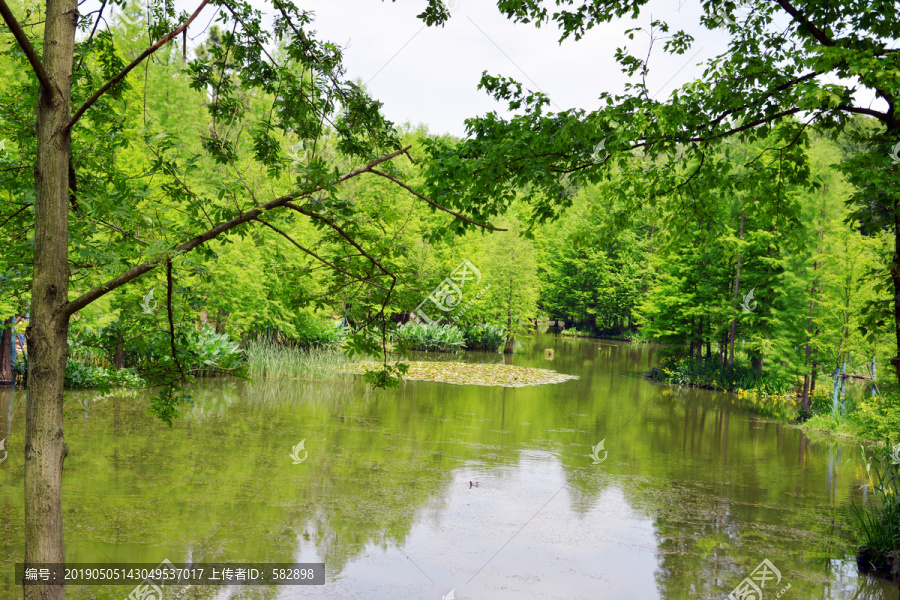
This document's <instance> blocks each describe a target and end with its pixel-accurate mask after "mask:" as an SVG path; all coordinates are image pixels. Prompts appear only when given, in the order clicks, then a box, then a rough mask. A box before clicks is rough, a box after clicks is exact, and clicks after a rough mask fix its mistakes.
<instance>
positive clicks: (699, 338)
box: [697, 317, 703, 361]
mask: <svg viewBox="0 0 900 600" xmlns="http://www.w3.org/2000/svg"><path fill="white" fill-rule="evenodd" d="M697 360H698V361H701V360H703V317H700V326H699V327H698V329H697Z"/></svg>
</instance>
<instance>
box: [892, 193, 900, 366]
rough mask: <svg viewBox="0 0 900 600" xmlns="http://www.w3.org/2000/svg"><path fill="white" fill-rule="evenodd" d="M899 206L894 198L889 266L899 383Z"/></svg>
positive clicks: (894, 360) (895, 363)
mask: <svg viewBox="0 0 900 600" xmlns="http://www.w3.org/2000/svg"><path fill="white" fill-rule="evenodd" d="M898 209H900V206H898V205H897V200H896V199H895V200H894V265H893V266H892V267H891V281H892V282H893V284H894V333H895V335H896V338H897V354H898V355H897V356H894V357H893V358H892V359H891V364H892V365H894V370H895V371H896V373H897V382H898V384H900V212H898Z"/></svg>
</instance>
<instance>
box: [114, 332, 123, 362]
mask: <svg viewBox="0 0 900 600" xmlns="http://www.w3.org/2000/svg"><path fill="white" fill-rule="evenodd" d="M113 362H114V363H115V368H116V371H121V370H122V369H124V368H125V340H124V339H123V338H122V334H121V333H117V334H116V355H115V357H113Z"/></svg>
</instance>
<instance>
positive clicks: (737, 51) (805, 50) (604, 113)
mask: <svg viewBox="0 0 900 600" xmlns="http://www.w3.org/2000/svg"><path fill="white" fill-rule="evenodd" d="M647 3H648V2H647V0H627V1H625V2H607V1H605V0H585V1H584V2H580V3H575V4H573V3H571V2H569V1H568V0H555V2H554V3H553V4H554V5H555V6H556V7H557V8H556V10H555V11H554V12H551V11H550V10H548V8H547V6H546V5H545V4H541V3H535V2H526V1H524V0H519V1H512V2H499V3H498V6H499V7H500V9H501V11H503V12H504V13H505V14H506V15H507V16H508V17H509V18H510V19H512V20H514V21H517V22H522V23H535V24H537V25H541V24H545V23H553V24H555V25H556V26H558V27H559V29H560V32H561V38H562V39H565V38H569V37H572V38H575V39H576V40H577V39H578V38H580V37H582V36H583V35H584V34H585V33H586V32H587V31H588V30H589V29H591V28H592V27H594V26H595V25H598V24H600V23H606V22H612V21H615V20H617V19H620V18H622V17H623V16H625V15H630V16H631V17H633V18H636V17H638V16H640V15H641V13H642V12H643V9H644V8H645V6H646V5H647ZM703 7H704V12H705V14H704V16H703V17H702V19H701V21H702V25H704V26H705V27H706V28H708V29H724V30H726V31H727V32H728V33H729V35H730V36H731V39H730V42H729V45H728V49H727V51H726V52H724V53H723V54H721V55H719V56H716V57H713V58H711V59H709V60H708V61H706V69H705V71H704V72H703V75H702V76H701V77H700V78H699V79H698V80H696V81H693V82H690V83H688V84H686V85H684V86H682V87H681V88H680V89H678V90H676V91H674V92H673V93H672V94H671V95H670V96H669V98H668V99H665V100H662V101H657V100H655V99H654V98H652V97H651V96H650V93H649V90H648V89H647V85H646V79H645V76H646V74H647V72H648V71H649V68H650V65H649V60H650V58H651V56H652V55H647V53H646V52H644V51H642V52H640V53H639V54H638V55H637V56H636V55H632V54H630V53H629V51H628V49H626V48H622V49H620V50H619V51H618V52H617V53H616V60H617V61H618V62H619V64H620V65H621V68H622V70H623V72H625V73H626V74H628V75H630V76H633V77H635V80H634V82H632V83H630V84H629V85H628V87H627V90H626V93H624V94H620V95H613V94H609V93H604V94H602V95H601V97H600V102H601V107H600V108H597V109H596V110H593V111H590V112H587V111H584V110H576V109H570V110H562V111H560V112H558V113H551V112H548V107H549V105H550V100H549V98H548V97H547V96H546V94H544V93H541V92H535V91H531V90H528V89H526V88H524V87H523V86H522V84H520V83H519V82H516V81H514V80H512V79H510V78H506V77H500V76H494V75H490V74H487V73H485V74H484V75H483V77H482V80H481V83H480V87H482V88H484V89H485V90H487V91H488V92H489V93H491V94H492V95H493V96H494V97H495V98H496V99H497V100H498V101H505V102H507V103H508V105H509V108H510V110H512V111H514V112H515V113H516V114H515V115H514V116H513V117H511V118H509V119H506V118H502V117H500V116H499V115H497V114H496V113H489V114H487V115H485V116H483V117H479V118H474V119H470V120H469V121H468V122H467V127H468V133H469V137H468V138H467V139H465V140H463V141H462V142H460V143H459V144H455V145H453V144H448V143H447V142H446V141H443V140H436V141H434V142H432V143H431V145H430V147H429V153H430V156H431V158H432V160H431V161H429V162H428V166H429V179H428V182H429V185H428V188H427V189H428V193H429V196H430V197H431V198H432V199H434V200H436V201H439V202H446V203H447V205H448V206H451V207H453V206H459V207H465V206H471V201H472V199H474V198H483V199H487V200H485V201H484V202H482V203H481V204H479V205H478V206H477V207H474V208H473V212H472V214H471V216H472V218H473V219H474V220H476V221H482V220H485V219H490V218H491V217H492V216H494V215H496V214H498V213H499V212H501V211H503V210H504V209H505V207H506V206H507V205H508V204H509V202H510V201H511V198H512V197H513V195H514V194H513V190H515V189H528V190H529V192H530V194H529V201H530V202H531V205H532V217H533V222H534V223H541V222H545V221H546V220H548V219H552V218H554V217H556V216H557V215H558V214H559V213H560V211H562V210H564V209H566V208H567V207H568V206H569V205H570V204H571V199H570V198H569V197H568V196H567V195H566V194H565V190H566V188H567V187H568V186H569V185H571V183H572V182H573V181H575V182H584V181H592V182H596V181H599V180H600V179H603V178H609V179H610V181H611V183H613V184H615V194H614V195H613V196H611V198H613V197H614V198H617V199H619V200H620V201H621V203H622V206H624V207H626V209H625V210H626V211H627V210H634V211H635V212H637V210H636V209H637V208H638V207H640V206H644V205H647V206H650V207H653V206H655V205H657V204H658V202H659V201H660V199H661V198H663V197H665V196H668V195H670V194H675V193H678V192H680V191H682V190H691V193H692V194H694V195H697V194H702V193H710V194H712V193H717V192H729V193H738V192H747V191H752V190H753V189H755V188H756V187H757V186H759V185H760V184H761V183H764V181H763V180H760V179H758V178H752V177H746V178H737V179H735V178H730V177H729V174H730V173H731V172H732V170H733V169H734V168H736V166H737V165H738V164H741V163H743V164H744V165H745V166H746V167H751V166H752V165H753V163H755V162H756V161H759V160H765V161H769V162H771V161H777V162H778V163H779V165H780V170H781V179H782V180H790V181H795V182H798V183H799V182H802V181H808V180H809V170H808V168H807V163H806V160H805V157H804V156H803V153H802V147H803V146H804V145H806V144H807V143H808V131H807V129H808V127H809V126H810V125H811V124H816V125H817V126H818V127H819V128H820V129H821V130H822V131H825V132H828V134H829V135H832V136H836V135H837V134H838V133H840V132H841V131H843V130H845V129H846V128H847V127H848V125H849V124H850V123H851V122H852V121H851V117H852V116H854V115H863V116H865V117H867V118H868V120H869V121H872V122H873V123H874V126H872V127H869V128H868V130H867V131H865V132H863V133H864V136H863V137H862V141H863V142H864V144H863V145H862V146H863V147H862V148H861V152H860V154H858V155H856V157H855V158H854V159H853V160H847V161H845V167H846V168H847V172H848V174H849V175H850V177H851V181H852V182H853V183H858V187H859V188H860V190H861V191H860V193H859V195H858V197H857V206H858V207H859V209H860V210H859V215H858V216H859V217H860V218H859V220H860V221H867V222H868V227H869V229H870V230H872V231H874V230H878V229H887V230H889V231H891V232H892V233H893V235H894V237H895V239H896V240H897V244H896V248H895V250H894V252H893V255H892V257H891V265H890V268H889V269H885V270H884V271H883V272H882V276H885V277H886V276H888V275H890V278H891V282H890V285H891V286H892V287H893V291H894V294H893V296H894V297H895V299H894V301H893V303H892V307H891V313H885V312H884V311H882V310H880V309H881V305H879V306H878V307H876V308H878V309H879V310H878V315H877V317H876V318H873V319H872V322H871V325H872V326H873V327H877V326H878V322H879V321H880V322H881V323H882V324H883V326H885V327H888V326H889V327H890V328H891V330H893V331H894V332H895V333H896V336H897V345H898V350H897V353H898V356H895V357H894V358H893V359H892V363H893V364H894V366H895V367H896V371H897V377H898V381H900V207H898V205H897V200H896V199H897V198H898V197H900V189H898V184H897V183H896V182H897V180H898V178H897V171H898V165H897V164H895V163H893V162H892V161H891V160H890V156H891V152H892V148H896V147H897V146H895V144H897V143H898V142H900V120H898V115H897V113H896V106H895V105H896V102H895V100H896V97H897V94H898V92H900V69H898V66H897V62H896V57H897V56H898V51H897V50H896V49H892V48H890V47H889V45H890V44H891V43H892V40H894V39H896V38H897V37H898V35H900V22H898V21H897V19H893V18H890V17H889V15H893V14H894V13H895V12H896V11H895V8H896V7H895V5H894V3H892V2H889V1H885V0H879V1H876V2H862V1H859V0H855V1H851V2H844V3H840V4H835V3H833V2H826V1H825V0H812V1H810V2H805V3H803V5H802V6H797V5H795V4H794V3H792V2H791V0H772V1H766V2H763V1H759V0H757V1H753V2H750V3H749V4H747V11H746V12H743V11H739V10H737V5H736V3H735V2H732V1H730V0H706V1H704V2H703ZM637 31H640V29H639V28H638V29H632V30H630V31H629V36H630V37H631V38H632V39H633V36H634V34H635V32H637ZM645 33H648V34H649V35H650V39H651V43H652V42H656V41H664V44H663V46H662V47H663V51H665V52H667V53H672V54H678V55H688V56H692V55H693V50H692V46H693V44H694V41H695V40H694V38H693V36H691V35H690V34H688V33H687V32H685V31H670V29H669V26H668V25H667V24H666V23H665V22H662V21H659V20H653V21H651V23H650V28H649V30H647V31H646V32H645ZM656 47H658V46H656ZM645 56H646V58H645ZM864 93H871V94H874V95H875V96H876V97H877V98H878V99H879V100H880V101H881V105H883V107H882V108H879V107H878V106H876V107H871V106H869V104H868V101H867V100H863V99H862V96H863V95H864ZM731 138H733V139H736V140H740V141H743V142H750V141H754V140H765V141H766V143H765V145H764V148H762V149H761V150H758V151H757V152H755V153H753V154H752V155H751V156H748V157H747V158H746V159H741V160H740V162H738V163H735V161H736V160H737V159H738V158H739V157H735V156H726V155H723V154H717V151H718V149H719V148H721V147H722V146H723V144H724V143H725V140H727V139H731ZM601 141H602V142H604V143H605V149H606V151H607V152H609V155H604V156H601V157H597V156H596V154H595V151H594V149H595V147H596V146H597V145H598V144H599V143H600V142H601ZM679 165H687V168H684V169H682V168H680V167H679ZM451 173H452V175H455V177H454V176H451ZM614 173H617V175H616V176H615V177H613V174H614ZM628 207H630V209H629V208H628ZM459 226H460V227H466V224H465V223H460V224H459ZM773 268H774V265H773ZM886 271H890V273H887V272H886ZM772 274H774V271H773V273H772ZM742 287H743V286H742ZM891 319H892V320H893V322H892V323H890V325H888V324H887V323H888V322H890V320H891Z"/></svg>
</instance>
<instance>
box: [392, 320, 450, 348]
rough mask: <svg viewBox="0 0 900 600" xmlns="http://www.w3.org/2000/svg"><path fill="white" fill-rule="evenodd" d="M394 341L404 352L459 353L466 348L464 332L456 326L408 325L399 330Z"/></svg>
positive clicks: (394, 336)
mask: <svg viewBox="0 0 900 600" xmlns="http://www.w3.org/2000/svg"><path fill="white" fill-rule="evenodd" d="M392 339H393V341H394V343H395V344H396V345H397V346H398V347H400V348H401V349H403V350H420V351H424V352H457V351H459V350H460V349H461V348H463V347H464V346H465V337H464V336H463V332H462V330H460V328H459V327H456V326H455V325H433V324H431V323H428V324H423V323H407V324H406V325H402V326H401V327H398V328H397V330H396V331H395V332H394V333H393V335H392Z"/></svg>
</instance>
